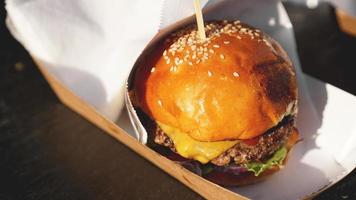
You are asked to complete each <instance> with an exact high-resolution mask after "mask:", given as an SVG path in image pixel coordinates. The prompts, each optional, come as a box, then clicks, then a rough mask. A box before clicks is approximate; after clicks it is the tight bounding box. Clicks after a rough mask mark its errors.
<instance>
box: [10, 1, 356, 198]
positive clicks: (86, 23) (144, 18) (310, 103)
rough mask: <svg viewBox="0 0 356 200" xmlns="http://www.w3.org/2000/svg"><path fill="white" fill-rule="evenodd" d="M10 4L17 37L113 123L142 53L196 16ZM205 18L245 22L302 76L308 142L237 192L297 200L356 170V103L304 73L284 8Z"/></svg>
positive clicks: (178, 7) (231, 7)
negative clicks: (262, 178) (278, 168)
mask: <svg viewBox="0 0 356 200" xmlns="http://www.w3.org/2000/svg"><path fill="white" fill-rule="evenodd" d="M205 2H206V1H204V2H203V3H205ZM6 3H7V4H6V8H7V11H8V20H7V22H8V27H9V28H10V30H11V32H12V33H13V34H14V36H15V37H16V38H17V39H18V40H19V41H20V42H21V43H22V44H23V45H24V46H25V48H26V49H27V50H28V51H29V52H30V53H31V54H32V55H33V56H35V57H36V58H38V59H40V60H41V61H42V62H45V63H46V67H47V69H48V70H49V71H50V72H51V73H52V74H53V75H54V76H55V77H56V78H57V79H59V80H60V81H61V82H62V83H64V84H65V85H66V86H67V87H68V88H70V89H71V90H72V91H73V92H74V93H75V94H77V95H78V96H80V97H81V98H82V99H84V100H85V101H86V102H88V103H89V104H91V105H93V106H94V107H95V108H96V109H97V110H98V111H99V112H100V113H101V114H103V115H105V116H107V117H109V118H110V119H112V120H115V118H116V117H117V116H118V113H119V112H120V110H121V109H120V108H121V107H122V106H123V97H124V82H125V80H126V77H127V75H128V73H129V71H130V69H131V67H132V66H133V64H134V62H135V60H136V59H137V57H138V56H139V54H140V53H141V52H142V50H143V49H144V48H145V47H146V45H147V44H148V43H149V42H150V40H151V39H152V37H153V36H154V35H156V33H157V31H158V30H159V28H161V32H160V33H162V32H163V31H164V30H166V28H167V27H168V26H169V29H172V28H174V26H175V24H173V23H174V22H177V21H178V20H180V19H183V18H185V17H187V16H189V15H191V14H192V13H193V5H192V4H191V1H178V0H166V1H164V0H157V1H145V0H136V1H115V0H111V1H109V0H108V1H104V2H103V1H95V0H76V1H71V0H52V1H50V2H49V1H46V0H7V1H6ZM191 19H193V18H191ZM205 19H240V20H242V21H244V22H247V23H249V24H251V25H253V26H256V27H258V28H260V29H262V30H263V31H265V32H267V33H268V34H270V35H271V36H272V37H273V38H275V39H276V40H277V41H279V42H280V43H281V45H282V46H283V47H284V48H285V49H286V51H287V52H288V54H289V55H290V57H291V59H292V60H293V63H294V64H295V66H296V69H297V73H298V84H299V90H300V100H299V108H300V111H299V118H298V127H299V130H300V133H301V137H303V138H304V141H303V142H301V143H299V144H298V145H297V146H296V148H295V149H294V150H293V152H292V155H291V156H290V160H289V162H288V164H287V166H286V168H285V169H284V170H282V171H281V172H279V173H278V174H276V175H274V176H273V177H271V178H270V179H268V180H267V181H265V182H263V183H260V184H256V185H252V186H248V187H242V188H231V190H233V191H235V192H238V193H240V194H243V195H246V196H247V197H250V198H253V199H297V198H301V197H305V196H306V195H309V194H311V193H313V192H316V191H317V190H319V189H321V188H322V187H324V186H326V185H329V184H332V183H335V182H336V181H337V180H339V179H340V178H342V177H344V176H345V175H346V174H347V173H349V172H350V171H351V170H352V169H353V168H354V167H355V166H356V154H353V152H354V151H355V150H356V136H355V135H356V123H355V119H354V118H353V115H352V114H353V113H355V112H356V99H355V97H354V96H352V95H350V94H348V93H346V92H343V91H341V90H339V89H337V88H335V87H333V86H330V85H328V84H325V83H323V82H320V81H317V80H315V79H312V78H310V77H308V76H305V75H304V74H303V73H302V72H301V70H300V65H299V61H298V58H297V54H296V47H295V42H294V36H293V31H292V25H291V23H290V21H289V18H288V16H287V15H286V12H285V10H284V8H283V7H282V5H281V4H280V3H278V1H275V0H264V1H263V0H249V1H243V0H211V1H209V3H208V4H207V6H206V10H205ZM172 24H173V25H172ZM131 114H133V113H131ZM118 123H119V125H120V126H121V127H122V128H124V129H125V130H126V131H128V132H129V133H130V134H132V135H134V136H136V137H137V138H138V139H140V141H142V142H144V141H145V138H144V137H142V136H143V135H142V131H143V130H142V127H139V126H140V124H137V123H136V127H138V128H139V129H137V130H136V132H135V131H134V130H133V129H132V126H131V125H130V123H129V119H128V115H127V113H126V112H124V113H123V115H121V116H120V118H119V119H118ZM345 141H346V142H345Z"/></svg>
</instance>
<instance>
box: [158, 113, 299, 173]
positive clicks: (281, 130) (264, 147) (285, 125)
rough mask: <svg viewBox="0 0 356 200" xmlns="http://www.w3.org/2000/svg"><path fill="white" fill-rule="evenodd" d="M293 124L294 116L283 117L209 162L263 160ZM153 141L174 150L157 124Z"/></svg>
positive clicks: (279, 143)
mask: <svg viewBox="0 0 356 200" xmlns="http://www.w3.org/2000/svg"><path fill="white" fill-rule="evenodd" d="M293 126H294V116H288V117H285V118H284V119H283V120H282V121H281V122H280V123H279V124H278V125H277V126H275V127H273V128H271V129H270V130H268V131H266V132H265V133H264V134H262V135H260V136H258V137H256V138H253V139H249V140H241V141H240V142H239V143H237V144H236V145H235V146H233V147H231V148H230V149H228V150H227V151H225V152H224V153H222V154H221V155H219V156H218V157H216V158H214V159H213V160H211V163H213V164H215V165H218V166H224V165H228V164H230V163H231V162H234V163H236V164H243V163H248V162H251V161H255V162H263V161H264V160H266V159H268V158H270V157H271V156H272V154H273V153H274V152H275V151H276V150H278V149H279V148H281V147H282V146H283V145H284V144H285V143H286V141H287V140H288V138H289V136H290V135H291V133H292V130H293ZM154 142H155V143H157V144H160V145H163V146H166V147H168V148H170V149H171V150H172V151H174V152H176V149H175V147H174V143H173V141H172V140H171V139H170V138H169V137H168V136H167V135H166V134H165V133H164V132H163V131H162V130H161V129H160V128H159V127H158V126H157V128H156V130H155V132H154Z"/></svg>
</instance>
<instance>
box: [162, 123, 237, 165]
mask: <svg viewBox="0 0 356 200" xmlns="http://www.w3.org/2000/svg"><path fill="white" fill-rule="evenodd" d="M158 125H159V126H160V128H161V129H162V130H163V132H165V133H166V134H167V135H168V137H170V138H171V139H172V141H173V143H174V146H175V148H176V150H177V152H178V154H179V155H181V156H183V157H185V158H189V159H194V160H198V161H199V162H201V163H203V164H205V163H207V162H209V161H210V160H212V159H214V158H216V157H217V156H219V155H220V154H222V153H224V152H225V151H226V150H228V149H230V148H231V147H233V146H234V145H235V144H236V143H238V142H239V141H238V140H235V141H219V142H201V141H197V140H194V139H193V138H191V137H190V136H189V135H188V134H187V133H184V132H181V131H180V130H179V129H177V128H174V127H170V126H168V125H165V124H162V123H159V122H158Z"/></svg>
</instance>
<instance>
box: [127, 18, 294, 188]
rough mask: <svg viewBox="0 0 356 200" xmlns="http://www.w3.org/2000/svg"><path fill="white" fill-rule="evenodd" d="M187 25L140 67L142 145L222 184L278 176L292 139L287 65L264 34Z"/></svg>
mask: <svg viewBox="0 0 356 200" xmlns="http://www.w3.org/2000/svg"><path fill="white" fill-rule="evenodd" d="M205 32H206V39H205V40H202V39H200V38H199V36H198V32H197V28H196V26H195V25H193V24H192V25H187V26H184V27H183V28H180V29H179V30H177V31H175V32H174V33H171V34H169V35H168V36H167V37H166V38H164V39H163V40H161V41H160V42H159V43H157V44H156V45H155V48H152V50H150V51H149V53H147V54H146V55H145V56H143V58H142V59H141V60H140V61H139V62H138V65H139V67H137V69H136V70H135V75H134V80H133V83H132V84H131V86H129V89H130V99H131V101H132V102H133V105H134V107H135V109H136V111H137V112H138V115H139V118H140V120H141V122H142V123H143V125H144V126H145V128H146V130H147V132H148V145H149V146H150V147H151V148H153V149H155V150H156V151H157V152H159V153H161V154H162V155H164V156H166V157H168V158H170V159H171V160H174V161H176V162H178V163H180V164H182V165H183V166H185V167H186V168H188V169H190V170H192V171H194V172H195V173H197V174H199V175H201V176H203V177H205V178H206V179H208V180H211V181H213V182H215V183H217V184H220V185H226V186H232V185H246V184H251V183H254V182H257V181H260V180H263V179H264V178H266V177H267V176H269V175H271V174H273V173H275V172H277V171H279V170H280V169H282V167H283V166H284V164H285V162H286V160H287V155H288V153H289V152H290V150H291V148H292V147H293V146H294V144H296V142H297V141H298V131H297V129H296V126H295V121H296V115H297V97H298V94H297V83H296V75H295V71H294V67H293V64H292V62H291V60H290V59H289V58H288V56H287V54H286V52H285V51H284V50H283V49H282V48H281V46H280V45H279V44H278V43H277V42H276V41H275V40H273V39H272V38H270V37H269V36H268V35H267V34H265V33H263V32H261V31H260V30H259V29H256V28H254V27H252V26H249V25H247V24H244V23H241V22H240V21H212V22H208V23H206V24H205Z"/></svg>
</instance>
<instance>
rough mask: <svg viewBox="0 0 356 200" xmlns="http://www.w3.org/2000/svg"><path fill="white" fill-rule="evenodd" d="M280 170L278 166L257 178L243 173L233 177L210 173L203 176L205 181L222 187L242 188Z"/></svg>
mask: <svg viewBox="0 0 356 200" xmlns="http://www.w3.org/2000/svg"><path fill="white" fill-rule="evenodd" d="M279 170H280V167H279V166H275V167H272V168H269V169H268V170H266V171H264V172H263V173H262V174H260V175H259V176H255V174H254V173H253V172H249V171H248V172H244V173H242V174H239V175H235V174H232V173H229V172H221V171H212V172H210V173H208V174H205V175H203V177H204V178H206V179H207V180H209V181H211V182H213V183H216V184H218V185H222V186H244V185H250V184H254V183H258V182H261V181H263V180H265V179H267V177H269V176H271V175H272V174H274V173H276V172H277V171H279Z"/></svg>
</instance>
